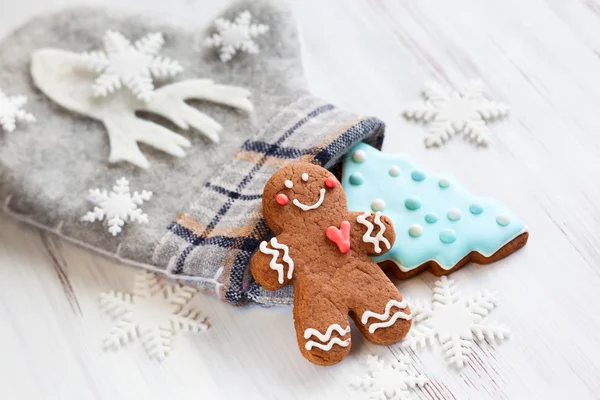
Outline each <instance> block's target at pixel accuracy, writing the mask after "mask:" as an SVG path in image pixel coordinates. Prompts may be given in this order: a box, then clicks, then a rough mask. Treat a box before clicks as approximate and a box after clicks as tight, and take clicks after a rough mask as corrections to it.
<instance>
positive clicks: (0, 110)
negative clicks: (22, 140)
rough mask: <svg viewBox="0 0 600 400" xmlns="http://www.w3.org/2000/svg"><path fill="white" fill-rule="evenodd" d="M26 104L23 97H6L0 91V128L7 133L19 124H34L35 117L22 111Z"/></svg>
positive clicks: (25, 98) (25, 99)
mask: <svg viewBox="0 0 600 400" xmlns="http://www.w3.org/2000/svg"><path fill="white" fill-rule="evenodd" d="M25 104H27V97H25V96H11V97H8V96H6V95H5V94H4V92H3V91H2V90H0V126H2V129H4V130H5V131H7V132H12V131H14V130H15V127H16V126H17V121H19V122H34V121H35V117H34V116H33V115H31V114H30V113H28V112H26V111H25V110H23V106H24V105H25Z"/></svg>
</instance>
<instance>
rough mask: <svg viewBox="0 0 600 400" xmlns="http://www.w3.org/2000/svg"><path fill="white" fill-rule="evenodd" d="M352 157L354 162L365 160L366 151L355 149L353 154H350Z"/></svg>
mask: <svg viewBox="0 0 600 400" xmlns="http://www.w3.org/2000/svg"><path fill="white" fill-rule="evenodd" d="M352 159H353V160H354V162H357V163H363V162H365V161H367V153H365V152H364V150H356V151H355V152H354V154H352Z"/></svg>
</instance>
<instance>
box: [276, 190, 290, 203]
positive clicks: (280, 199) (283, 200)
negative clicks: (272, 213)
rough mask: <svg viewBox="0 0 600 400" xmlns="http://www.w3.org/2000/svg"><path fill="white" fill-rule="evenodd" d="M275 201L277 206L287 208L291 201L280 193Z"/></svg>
mask: <svg viewBox="0 0 600 400" xmlns="http://www.w3.org/2000/svg"><path fill="white" fill-rule="evenodd" d="M275 201H277V204H279V205H280V206H285V205H286V204H287V203H288V201H289V200H288V197H287V196H286V195H285V194H283V193H279V194H278V195H277V196H275Z"/></svg>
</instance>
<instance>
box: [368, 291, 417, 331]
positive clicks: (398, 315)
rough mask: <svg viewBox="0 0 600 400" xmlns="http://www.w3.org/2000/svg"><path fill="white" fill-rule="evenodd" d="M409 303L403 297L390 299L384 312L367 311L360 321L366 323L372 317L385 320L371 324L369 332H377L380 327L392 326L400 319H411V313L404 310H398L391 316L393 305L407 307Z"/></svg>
mask: <svg viewBox="0 0 600 400" xmlns="http://www.w3.org/2000/svg"><path fill="white" fill-rule="evenodd" d="M406 306H407V304H406V300H405V299H402V301H401V302H400V301H397V300H394V299H392V300H390V301H388V302H387V304H386V305H385V311H384V312H383V314H377V313H375V312H373V311H369V310H367V311H365V312H364V313H363V315H362V317H361V319H360V322H361V323H362V324H363V325H366V324H367V322H369V319H370V318H375V319H378V320H379V321H383V322H378V323H375V324H371V325H370V326H369V333H373V332H375V331H376V330H377V329H379V328H387V327H389V326H392V325H394V324H395V323H396V321H397V320H398V319H405V320H410V319H411V318H412V315H411V314H406V313H404V312H402V311H396V312H395V313H394V314H393V315H392V316H391V317H390V311H391V310H392V307H397V308H402V309H404V308H406Z"/></svg>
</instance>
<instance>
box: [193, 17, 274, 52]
mask: <svg viewBox="0 0 600 400" xmlns="http://www.w3.org/2000/svg"><path fill="white" fill-rule="evenodd" d="M251 20H252V14H250V12H249V11H244V12H242V13H240V14H239V15H238V16H237V18H236V19H235V20H234V21H233V22H232V21H229V20H226V19H224V18H217V19H216V20H215V28H216V30H217V33H215V34H213V35H212V36H211V37H208V38H206V39H205V40H204V45H205V46H206V47H214V48H218V49H219V58H220V59H221V61H222V62H224V63H226V62H227V61H229V60H231V59H232V58H233V56H234V55H235V53H236V52H237V51H238V50H239V51H243V52H246V53H248V54H258V52H259V49H258V45H257V44H256V43H255V42H254V40H253V39H254V38H256V37H257V36H260V35H264V34H265V33H267V32H268V30H269V27H268V26H267V25H264V24H251V23H250V21H251Z"/></svg>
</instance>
